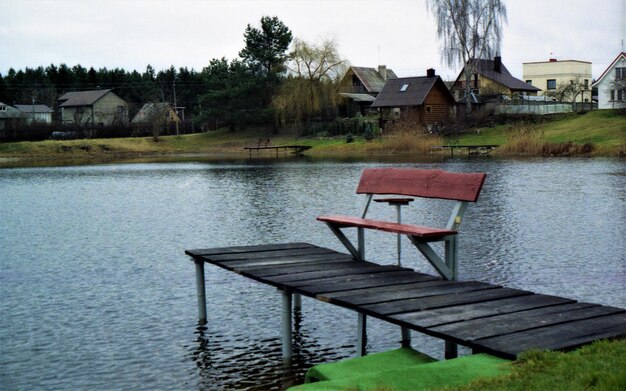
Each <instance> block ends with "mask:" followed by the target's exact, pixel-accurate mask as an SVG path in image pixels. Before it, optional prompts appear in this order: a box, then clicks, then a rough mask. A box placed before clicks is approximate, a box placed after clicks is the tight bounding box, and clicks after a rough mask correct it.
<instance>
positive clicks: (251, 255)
mask: <svg viewBox="0 0 626 391" xmlns="http://www.w3.org/2000/svg"><path fill="white" fill-rule="evenodd" d="M317 254H329V255H330V254H333V255H335V254H337V252H336V251H333V250H330V249H327V248H295V249H287V250H271V251H255V252H248V253H234V254H216V255H210V256H203V257H205V258H207V259H210V260H211V261H213V262H224V263H227V262H236V261H239V262H248V261H249V262H253V261H255V260H257V259H268V258H271V259H280V258H285V257H293V256H299V255H317Z"/></svg>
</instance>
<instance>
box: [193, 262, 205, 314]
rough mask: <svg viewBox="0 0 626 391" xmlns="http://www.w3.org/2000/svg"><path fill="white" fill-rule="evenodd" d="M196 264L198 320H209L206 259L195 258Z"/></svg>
mask: <svg viewBox="0 0 626 391" xmlns="http://www.w3.org/2000/svg"><path fill="white" fill-rule="evenodd" d="M195 264H196V291H197V294H198V321H199V322H200V323H202V324H205V323H206V322H207V319H206V318H207V317H206V290H205V288H204V261H200V260H195Z"/></svg>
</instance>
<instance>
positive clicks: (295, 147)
mask: <svg viewBox="0 0 626 391" xmlns="http://www.w3.org/2000/svg"><path fill="white" fill-rule="evenodd" d="M311 148H312V147H311V146H310V145H280V146H274V145H257V146H253V147H243V149H247V150H248V152H250V156H252V151H257V153H259V152H260V151H263V150H270V151H271V150H275V151H276V157H278V151H279V150H281V149H282V150H283V152H284V154H285V155H286V154H287V151H290V152H291V153H294V154H296V155H299V154H301V153H302V152H304V151H306V150H307V149H311Z"/></svg>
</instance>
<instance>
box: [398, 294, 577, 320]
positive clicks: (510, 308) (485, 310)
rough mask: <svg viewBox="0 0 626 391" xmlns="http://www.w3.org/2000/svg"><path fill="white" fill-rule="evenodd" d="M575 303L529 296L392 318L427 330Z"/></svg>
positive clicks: (555, 298)
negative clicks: (455, 323)
mask: <svg viewBox="0 0 626 391" xmlns="http://www.w3.org/2000/svg"><path fill="white" fill-rule="evenodd" d="M573 302H574V300H572V299H566V298H563V297H557V296H547V295H527V296H519V297H512V298H505V299H500V300H493V301H487V302H483V303H471V304H465V305H457V306H452V307H445V308H438V309H433V310H428V311H420V312H408V313H404V314H395V315H392V316H390V317H391V318H393V319H395V320H398V321H401V322H403V324H405V325H407V326H408V327H419V328H427V327H434V326H438V325H443V324H448V323H454V322H462V321H466V320H470V319H477V318H482V317H488V316H495V315H500V314H508V313H513V312H519V311H523V310H527V309H531V308H541V307H548V306H552V305H559V304H565V303H573Z"/></svg>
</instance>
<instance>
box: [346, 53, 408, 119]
mask: <svg viewBox="0 0 626 391" xmlns="http://www.w3.org/2000/svg"><path fill="white" fill-rule="evenodd" d="M395 78H397V76H396V74H395V73H394V71H392V70H391V69H387V67H386V66H385V65H379V66H378V68H367V67H352V66H351V67H350V68H348V70H347V71H346V73H345V74H344V75H343V77H342V78H341V80H340V82H339V86H338V87H337V92H338V93H339V96H341V97H342V98H343V100H344V101H345V107H346V111H347V112H346V115H347V116H351V115H353V114H356V113H357V112H360V113H361V115H365V113H366V111H367V108H368V107H370V106H371V104H372V102H374V98H376V95H378V93H379V92H380V91H381V90H382V88H383V86H384V85H385V83H386V82H387V80H389V79H395Z"/></svg>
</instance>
